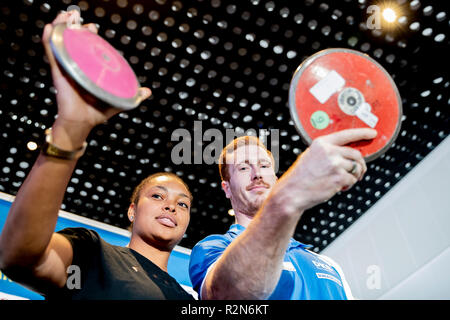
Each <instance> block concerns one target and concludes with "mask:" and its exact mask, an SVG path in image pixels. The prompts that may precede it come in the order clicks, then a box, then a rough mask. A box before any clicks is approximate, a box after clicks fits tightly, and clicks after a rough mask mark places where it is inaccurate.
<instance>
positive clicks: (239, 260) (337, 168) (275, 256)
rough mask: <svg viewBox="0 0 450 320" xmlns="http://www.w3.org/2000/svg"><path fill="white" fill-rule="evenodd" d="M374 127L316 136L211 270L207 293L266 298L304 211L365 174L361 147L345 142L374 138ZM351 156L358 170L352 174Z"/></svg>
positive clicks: (208, 296) (206, 295) (204, 295)
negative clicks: (354, 147) (359, 148)
mask: <svg viewBox="0 0 450 320" xmlns="http://www.w3.org/2000/svg"><path fill="white" fill-rule="evenodd" d="M375 135H376V131H374V130H372V129H352V130H345V131H341V132H338V133H334V134H331V135H328V136H324V137H321V138H318V139H316V140H315V141H314V142H313V143H312V145H311V146H310V147H309V148H308V149H307V150H306V151H305V152H304V153H303V154H302V155H301V156H300V157H299V158H298V159H297V160H296V162H295V163H294V164H293V165H292V166H291V167H290V168H289V170H288V171H287V172H286V173H285V174H284V175H283V176H282V177H281V178H280V179H279V180H278V182H277V183H276V184H275V186H274V187H273V189H272V191H271V193H270V195H269V197H268V198H267V199H266V201H265V202H264V204H263V206H262V208H261V209H260V211H259V212H258V213H257V215H256V216H255V218H254V219H253V220H252V222H251V223H250V225H249V226H248V228H247V229H246V230H245V231H244V232H243V233H242V234H241V235H240V236H239V237H238V238H236V239H235V240H234V241H233V242H232V243H231V244H230V245H229V246H228V248H227V249H226V250H225V251H224V253H223V255H222V256H221V257H220V258H219V259H218V260H217V261H216V263H215V264H214V266H213V267H212V269H211V270H210V271H209V272H208V274H207V276H206V278H205V281H204V284H203V286H202V292H201V296H202V299H266V298H268V297H269V296H270V294H271V293H272V292H273V290H274V289H275V287H276V284H277V283H278V280H279V278H280V276H281V272H282V270H283V258H284V255H285V252H286V249H287V247H288V245H289V239H290V238H291V237H292V236H293V234H294V231H295V228H296V226H297V223H298V221H299V219H300V217H301V215H302V214H303V212H304V211H305V210H307V209H309V208H311V207H313V206H315V205H317V204H319V203H322V202H324V201H327V200H328V199H330V198H331V197H332V196H333V195H334V194H336V193H337V192H339V191H341V190H343V189H347V188H349V187H351V186H352V185H353V184H354V183H356V182H357V181H358V180H360V179H361V178H362V176H363V175H364V173H365V171H366V170H367V167H366V165H365V162H364V159H363V157H362V156H361V154H360V152H359V151H357V150H355V149H352V148H349V147H346V146H345V145H346V144H348V143H350V142H353V141H359V140H364V139H372V138H374V137H375ZM352 160H353V161H356V162H357V163H358V171H357V172H356V173H355V174H354V175H353V174H350V173H349V171H351V168H352Z"/></svg>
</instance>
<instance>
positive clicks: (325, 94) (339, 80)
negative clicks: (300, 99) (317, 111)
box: [309, 70, 345, 104]
mask: <svg viewBox="0 0 450 320" xmlns="http://www.w3.org/2000/svg"><path fill="white" fill-rule="evenodd" d="M344 85H345V79H344V78H343V77H342V76H341V75H340V74H339V73H337V72H336V71H334V70H331V71H330V72H328V74H327V75H326V76H325V77H324V78H323V79H322V80H320V81H319V82H317V83H316V84H315V85H314V86H312V87H311V89H309V92H310V93H311V94H312V95H313V96H314V98H316V99H317V100H318V101H319V102H320V103H322V104H324V103H325V102H327V100H328V99H330V97H331V96H332V95H333V94H335V93H336V92H338V91H339V90H341V89H342V88H343V87H344Z"/></svg>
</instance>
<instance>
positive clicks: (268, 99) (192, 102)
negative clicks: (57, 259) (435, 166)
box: [0, 0, 450, 252]
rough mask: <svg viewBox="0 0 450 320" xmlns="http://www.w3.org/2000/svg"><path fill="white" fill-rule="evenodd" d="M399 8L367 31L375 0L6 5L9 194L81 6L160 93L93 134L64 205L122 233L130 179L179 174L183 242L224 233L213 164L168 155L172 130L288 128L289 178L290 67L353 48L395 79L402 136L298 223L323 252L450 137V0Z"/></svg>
mask: <svg viewBox="0 0 450 320" xmlns="http://www.w3.org/2000/svg"><path fill="white" fill-rule="evenodd" d="M384 2H386V1H384ZM393 2H394V3H396V4H397V5H398V6H399V7H400V8H401V10H402V14H401V15H402V18H401V19H400V23H398V27H397V28H396V29H395V30H392V31H388V30H385V29H382V30H376V31H372V30H370V29H367V24H366V21H367V19H368V13H367V8H368V6H369V5H371V4H374V3H375V2H373V1H372V2H371V1H364V0H359V1H357V0H352V1H350V0H347V1H345V0H333V1H331V0H322V1H314V0H306V1H305V0H296V1H282V0H277V1H275V0H272V1H263V0H261V1H259V0H251V1H250V0H240V1H237V0H234V1H233V0H230V1H225V0H223V1H221V0H197V1H171V0H146V1H137V0H136V1H135V0H128V1H127V0H117V1H116V0H108V1H106V0H104V1H100V0H97V1H70V0H62V1H48V2H41V1H36V0H34V1H33V0H19V1H8V3H5V2H2V4H1V13H0V51H1V56H0V59H1V60H0V61H1V62H0V63H1V66H2V68H1V69H2V71H1V75H0V76H1V82H0V88H1V91H0V101H1V110H0V120H1V123H2V127H3V128H2V130H1V132H2V134H1V152H2V155H1V157H0V170H1V175H0V177H1V178H0V191H2V192H5V193H9V194H12V195H15V194H16V193H17V190H18V189H19V187H20V185H21V183H22V182H23V180H24V179H25V176H26V175H27V173H28V172H29V170H30V169H31V166H32V165H33V162H34V160H35V158H36V157H37V155H38V152H39V151H38V150H39V149H37V150H34V151H32V150H29V149H28V147H27V144H28V142H30V141H33V142H36V143H37V144H38V145H39V144H41V143H42V142H43V140H44V130H45V128H48V127H50V126H51V125H52V123H53V121H54V116H55V114H56V104H55V94H54V93H55V90H54V88H53V87H52V80H51V76H50V72H49V65H48V63H47V62H46V59H45V58H43V48H42V45H41V35H42V31H43V27H44V25H45V24H46V23H49V22H51V21H52V20H53V19H54V17H55V16H56V15H57V13H58V12H59V11H60V10H66V9H67V8H68V6H69V5H76V6H79V7H80V8H81V14H82V17H83V19H84V20H83V22H85V23H86V22H95V23H97V24H98V25H99V27H100V29H99V34H100V35H101V36H102V37H103V38H105V39H106V40H107V41H108V42H110V43H111V44H112V45H113V46H114V47H115V48H117V49H118V50H119V51H121V52H122V53H123V55H124V56H125V57H126V58H127V59H128V61H129V62H130V65H131V66H132V67H133V69H134V70H135V72H136V74H137V76H138V79H139V81H140V82H141V85H142V86H147V87H150V88H151V89H152V91H153V96H152V98H151V99H150V100H147V101H145V102H144V103H142V104H141V105H140V106H139V107H137V108H136V109H133V110H131V111H127V112H123V113H120V114H118V115H116V116H115V117H113V118H112V119H110V120H109V121H108V123H106V124H104V125H99V126H98V127H96V128H95V129H94V130H93V131H92V133H91V135H90V136H89V146H88V149H87V152H86V154H85V155H84V156H83V157H82V158H81V159H80V160H79V162H78V165H77V167H76V170H75V172H74V174H73V177H72V179H71V181H70V184H69V186H68V189H67V193H66V195H65V199H64V203H63V207H62V209H63V210H65V211H69V212H72V213H75V214H78V215H82V216H85V217H89V218H92V219H95V220H98V221H101V222H105V223H107V224H110V225H114V226H118V227H121V228H126V227H127V226H128V220H127V217H126V213H127V208H128V205H129V198H130V196H131V192H132V190H133V188H134V186H136V185H137V184H138V183H139V181H140V180H141V179H143V178H145V177H146V176H147V175H149V174H151V173H154V172H158V171H172V172H175V173H176V174H178V175H180V176H181V177H182V178H183V179H184V180H185V181H186V182H187V183H188V185H189V186H190V188H191V191H192V192H193V194H194V197H195V200H194V204H193V208H192V212H191V223H190V226H189V228H188V230H187V232H186V236H185V238H184V239H183V240H182V242H181V243H180V245H181V246H184V247H187V248H192V247H193V245H194V244H195V243H196V242H197V241H199V240H201V239H202V238H203V237H205V236H206V235H208V234H211V233H223V232H225V231H226V230H227V228H228V226H229V225H230V224H231V223H232V222H233V217H231V216H229V215H228V209H229V208H230V207H231V206H230V204H229V202H228V200H227V199H226V198H225V196H224V194H223V192H222V191H221V189H220V178H219V174H218V170H217V167H216V166H215V165H208V164H179V165H175V164H174V163H173V162H172V160H171V151H172V148H173V147H174V146H175V145H176V144H177V143H178V142H177V141H172V140H173V139H171V136H172V133H173V132H174V131H175V130H176V129H178V128H185V129H186V130H188V131H189V132H190V133H191V134H193V126H194V121H201V125H202V130H203V132H205V131H206V130H207V129H210V128H215V129H219V130H221V131H222V132H224V134H225V129H227V128H228V129H237V130H241V131H244V130H247V129H260V128H264V129H267V130H270V129H279V130H280V141H279V143H280V144H279V146H278V147H279V157H280V163H279V168H280V170H279V172H278V174H279V175H281V174H282V173H283V172H284V171H285V170H287V168H288V167H289V165H290V164H291V163H293V161H294V160H295V159H296V157H297V155H298V154H299V153H300V152H301V151H302V150H304V149H305V148H306V146H305V145H304V144H303V143H302V142H301V139H300V138H299V136H298V133H297V131H296V129H295V127H294V125H293V123H292V121H291V120H290V116H289V109H288V88H289V83H290V80H291V77H292V75H293V72H294V71H295V69H296V68H297V66H298V65H299V64H300V63H301V62H302V61H303V60H304V59H306V58H307V57H308V56H310V55H312V54H313V53H315V52H317V51H319V50H322V49H326V48H332V47H341V48H351V49H355V50H359V51H362V52H365V53H367V54H368V55H370V56H371V57H372V58H374V59H375V60H377V61H378V62H379V63H380V64H381V65H383V66H384V67H385V68H386V70H387V71H388V72H389V73H390V74H391V75H392V77H393V78H394V80H395V82H396V84H397V86H398V88H399V91H400V94H401V97H402V99H403V112H404V116H403V118H402V128H401V131H400V134H399V136H398V138H397V140H396V142H395V143H394V145H393V146H392V147H391V148H390V149H389V150H388V152H387V153H386V154H385V155H383V156H382V157H380V158H378V159H376V160H375V161H373V162H371V163H369V165H368V168H369V169H368V172H367V174H366V176H365V178H364V180H363V181H362V182H359V183H358V184H357V185H356V186H354V187H353V188H352V189H351V190H350V191H347V192H343V193H339V194H337V195H336V196H335V197H334V198H332V199H331V200H330V201H328V202H327V203H324V204H323V205H320V206H317V207H315V208H313V209H311V210H309V211H308V212H306V213H305V214H304V215H303V217H302V218H301V221H300V223H299V225H298V227H297V230H296V233H295V238H296V239H297V240H299V241H301V242H304V243H308V244H312V245H313V246H314V250H315V251H316V252H318V251H320V250H322V249H323V248H325V247H326V246H327V245H328V244H330V243H331V242H332V241H333V240H334V239H335V238H336V237H337V236H338V235H339V234H340V233H342V232H343V231H344V230H345V229H346V228H348V227H349V226H350V225H351V224H352V223H354V222H355V221H356V220H357V219H358V218H359V217H361V216H362V215H363V214H364V213H365V212H366V211H367V210H368V209H369V208H370V207H371V206H373V205H374V204H375V203H376V202H377V201H378V200H379V199H380V198H381V197H383V195H385V194H386V192H388V191H389V190H390V189H391V188H392V187H393V186H394V185H395V184H396V183H397V182H398V181H400V180H401V179H402V177H404V176H405V175H406V174H407V173H408V172H409V171H410V170H412V169H413V168H414V166H415V165H417V163H419V162H420V161H421V160H422V159H423V158H424V157H425V156H426V155H427V154H428V153H429V152H430V151H431V150H433V149H434V148H435V147H436V146H437V145H438V144H439V143H440V142H441V141H442V140H443V139H444V138H445V137H446V136H447V135H448V133H449V128H450V126H449V117H448V115H449V112H448V110H449V108H450V106H449V104H450V101H449V88H448V87H449V84H450V82H449V81H450V79H449V73H448V63H447V59H448V57H449V50H448V48H449V35H450V33H449V15H450V12H448V7H447V6H446V3H447V1H431V0H421V1H417V0H416V1H401V0H398V1H393ZM197 124H198V123H197ZM238 128H240V129H238ZM208 144H209V142H205V143H204V145H203V147H204V146H206V145H208ZM269 148H270V145H269ZM192 149H193V150H192V151H194V149H196V148H194V147H193V148H192ZM192 159H194V154H193V155H192ZM42 183H51V182H49V181H42Z"/></svg>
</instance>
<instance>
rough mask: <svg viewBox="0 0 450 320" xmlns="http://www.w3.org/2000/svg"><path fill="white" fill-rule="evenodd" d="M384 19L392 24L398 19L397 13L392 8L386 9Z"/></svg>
mask: <svg viewBox="0 0 450 320" xmlns="http://www.w3.org/2000/svg"><path fill="white" fill-rule="evenodd" d="M383 19H384V20H386V22H389V23H392V22H394V21H395V20H396V19H397V13H396V12H395V10H394V9H392V8H386V9H384V10H383Z"/></svg>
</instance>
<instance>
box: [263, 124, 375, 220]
mask: <svg viewBox="0 0 450 320" xmlns="http://www.w3.org/2000/svg"><path fill="white" fill-rule="evenodd" d="M376 135H377V132H376V130H373V129H369V128H361V129H348V130H343V131H339V132H335V133H332V134H329V135H326V136H322V137H319V138H317V139H315V140H314V141H313V142H312V144H311V146H310V147H309V148H308V149H307V150H306V151H305V152H303V154H301V155H300V156H299V157H298V158H297V160H296V161H295V163H294V164H293V165H292V166H291V167H290V168H289V170H288V171H287V172H286V173H285V174H284V175H283V176H282V177H281V178H280V180H279V181H278V183H277V184H276V185H275V186H274V188H273V190H272V194H271V195H270V198H271V199H273V200H275V202H276V203H278V204H279V206H277V207H280V208H282V209H283V210H284V211H287V212H288V213H293V214H294V213H297V214H298V212H303V211H304V210H307V209H309V208H311V207H313V206H315V205H317V204H320V203H323V202H325V201H327V200H328V199H330V198H331V197H333V196H334V195H335V194H336V193H337V192H339V191H341V190H347V189H349V188H351V187H352V186H353V185H354V184H355V183H356V182H357V181H359V180H361V179H362V177H363V175H364V174H365V172H366V171H367V166H366V163H365V160H364V158H363V156H362V155H361V153H360V152H359V151H358V150H356V149H354V148H351V147H348V146H346V145H347V144H349V143H351V142H356V141H360V140H369V139H373V138H375V136H376ZM352 169H354V170H353V173H352Z"/></svg>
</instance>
